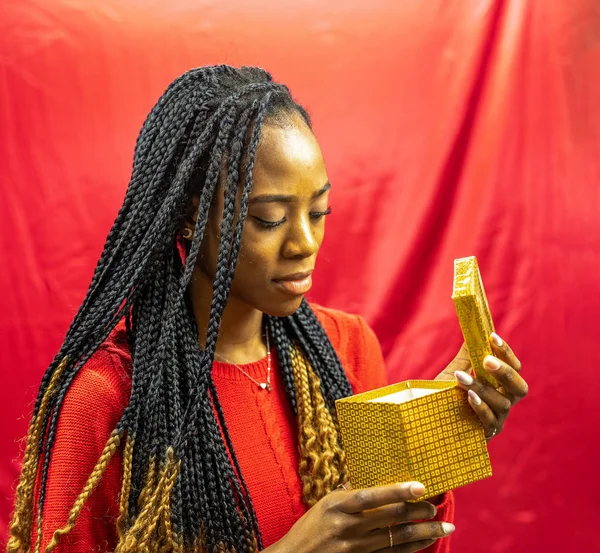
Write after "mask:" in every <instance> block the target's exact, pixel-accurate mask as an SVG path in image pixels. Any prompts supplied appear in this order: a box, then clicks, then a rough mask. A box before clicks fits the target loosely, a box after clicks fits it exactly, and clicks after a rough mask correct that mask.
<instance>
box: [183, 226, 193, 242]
mask: <svg viewBox="0 0 600 553" xmlns="http://www.w3.org/2000/svg"><path fill="white" fill-rule="evenodd" d="M192 236H194V232H193V231H192V229H191V228H187V227H186V228H184V229H183V237H184V238H185V239H186V240H191V239H192Z"/></svg>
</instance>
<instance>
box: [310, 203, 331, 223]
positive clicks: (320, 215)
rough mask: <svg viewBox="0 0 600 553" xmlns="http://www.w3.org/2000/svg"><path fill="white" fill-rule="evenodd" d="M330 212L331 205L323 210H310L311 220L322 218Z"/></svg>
mask: <svg viewBox="0 0 600 553" xmlns="http://www.w3.org/2000/svg"><path fill="white" fill-rule="evenodd" d="M330 213H331V206H330V207H328V208H327V209H326V210H325V211H312V212H311V213H310V218H311V219H312V220H313V221H319V220H320V219H322V218H323V217H325V216H326V215H329V214H330Z"/></svg>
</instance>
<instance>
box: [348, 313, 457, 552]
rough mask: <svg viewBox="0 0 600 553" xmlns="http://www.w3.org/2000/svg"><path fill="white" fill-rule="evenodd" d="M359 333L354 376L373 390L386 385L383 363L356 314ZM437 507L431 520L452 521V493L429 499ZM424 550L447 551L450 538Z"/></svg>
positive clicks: (373, 338) (376, 344) (372, 336)
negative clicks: (359, 348) (359, 341)
mask: <svg viewBox="0 0 600 553" xmlns="http://www.w3.org/2000/svg"><path fill="white" fill-rule="evenodd" d="M357 320H358V324H359V328H360V333H361V336H362V340H361V342H362V344H363V346H362V347H363V352H362V353H361V354H360V355H358V356H357V359H358V365H357V367H356V371H355V376H356V379H357V381H358V382H359V383H360V388H361V389H360V391H368V390H374V389H375V388H381V387H383V386H386V385H387V377H386V373H385V365H384V359H383V354H382V352H381V346H380V344H379V340H378V339H377V336H376V335H375V332H373V330H372V329H371V328H370V327H369V325H368V324H367V323H366V322H365V320H364V319H363V318H362V317H359V316H357ZM429 502H430V503H433V504H434V505H435V506H436V508H437V515H436V516H435V518H434V519H433V520H437V521H447V522H454V494H453V493H452V492H447V493H445V494H443V495H440V496H436V497H433V498H431V499H429ZM425 551H427V553H448V552H449V551H450V540H449V539H448V538H446V539H442V540H438V541H437V542H436V543H434V544H433V545H432V546H430V547H428V548H427V549H426V550H425Z"/></svg>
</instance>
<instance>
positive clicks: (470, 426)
mask: <svg viewBox="0 0 600 553" xmlns="http://www.w3.org/2000/svg"><path fill="white" fill-rule="evenodd" d="M452 299H453V301H454V304H455V306H456V311H457V315H458V318H459V321H460V325H461V329H462V331H463V334H464V337H465V341H466V342H467V346H468V347H469V353H470V357H471V359H472V363H473V358H474V357H476V358H477V360H478V361H477V363H478V365H476V364H475V363H473V366H474V367H475V366H479V367H480V368H481V369H482V361H483V357H484V356H485V355H487V350H486V349H485V347H483V345H482V341H483V338H482V336H483V335H484V334H485V333H486V332H488V329H489V328H491V329H492V330H493V325H492V323H491V317H490V316H489V308H488V307H487V300H486V299H485V292H484V289H483V284H482V283H481V278H480V276H479V269H478V267H477V261H476V260H475V258H474V257H471V258H464V259H458V260H456V261H455V278H454V293H453V295H452ZM486 317H487V318H486ZM485 325H488V326H485ZM480 330H481V332H480ZM492 330H490V331H489V332H492ZM489 332H488V333H487V334H486V335H485V342H486V343H488V342H487V336H489ZM475 339H476V340H478V341H475ZM488 347H489V343H488ZM490 353H491V351H490ZM477 374H478V375H479V373H477ZM486 374H487V373H486ZM336 410H337V416H338V421H339V425H340V430H341V435H342V440H343V444H344V450H345V452H346V460H347V465H348V472H349V476H350V481H351V482H352V486H353V487H354V488H367V487H371V486H379V485H384V484H391V483H394V482H406V481H418V482H422V483H423V484H424V485H425V489H426V491H425V495H424V496H423V497H422V498H421V499H427V498H429V497H433V496H436V495H439V494H441V493H444V492H447V491H449V490H452V489H454V488H458V487H460V486H464V485H466V484H469V483H471V482H475V481H476V480H481V479H483V478H487V477H489V476H491V475H492V468H491V465H490V458H489V454H488V450H487V443H486V439H485V435H484V430H483V426H482V424H481V422H480V421H479V418H478V417H477V415H476V414H475V412H474V411H473V409H472V408H471V406H470V405H469V403H468V400H467V393H466V392H465V391H464V390H463V389H461V388H459V387H458V386H457V384H456V382H454V381H443V380H408V381H405V382H400V383H398V384H392V385H391V386H385V387H384V388H379V389H377V390H372V391H370V392H365V393H362V394H357V395H354V396H351V397H348V398H344V399H340V400H338V401H336Z"/></svg>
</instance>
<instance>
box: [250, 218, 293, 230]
mask: <svg viewBox="0 0 600 553" xmlns="http://www.w3.org/2000/svg"><path fill="white" fill-rule="evenodd" d="M253 219H254V220H255V221H256V222H257V223H258V224H259V226H261V227H263V228H265V229H274V228H277V227H278V226H280V225H283V223H285V221H286V219H285V217H284V218H283V219H281V220H279V221H265V220H264V219H261V218H260V217H254V216H253Z"/></svg>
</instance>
